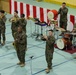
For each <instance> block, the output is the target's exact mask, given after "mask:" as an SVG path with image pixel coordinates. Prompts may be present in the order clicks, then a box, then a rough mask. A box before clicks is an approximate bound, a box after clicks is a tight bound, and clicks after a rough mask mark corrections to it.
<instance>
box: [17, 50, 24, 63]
mask: <svg viewBox="0 0 76 75" xmlns="http://www.w3.org/2000/svg"><path fill="white" fill-rule="evenodd" d="M17 56H18V59H19V61H20V62H21V63H25V50H17Z"/></svg>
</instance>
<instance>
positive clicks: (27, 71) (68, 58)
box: [0, 0, 76, 75]
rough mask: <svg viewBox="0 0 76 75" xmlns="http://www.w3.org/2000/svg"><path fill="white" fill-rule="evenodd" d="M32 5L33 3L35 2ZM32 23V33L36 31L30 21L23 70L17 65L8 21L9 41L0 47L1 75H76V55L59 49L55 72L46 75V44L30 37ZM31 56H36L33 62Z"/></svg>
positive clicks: (56, 53)
mask: <svg viewBox="0 0 76 75" xmlns="http://www.w3.org/2000/svg"><path fill="white" fill-rule="evenodd" d="M22 1H23V0H22ZM26 2H27V3H29V2H30V0H28V1H27V0H26ZM30 3H33V1H32V2H30ZM34 3H35V4H37V5H39V4H40V5H41V3H39V4H38V2H35V1H34ZM46 4H47V3H46ZM50 5H51V6H55V7H57V9H58V7H59V6H58V5H54V4H48V6H50ZM46 8H49V7H46ZM51 8H52V7H51ZM69 9H70V8H69ZM72 10H73V11H75V10H76V9H72V8H71V9H70V11H72ZM70 13H71V12H70ZM72 14H75V12H73V13H72ZM10 17H11V15H9V14H8V15H7V18H8V19H9V18H10ZM30 23H31V24H32V32H33V31H34V27H35V25H34V22H32V21H28V24H27V35H28V39H27V42H28V45H27V46H28V50H27V52H26V66H25V67H23V68H22V67H20V66H18V65H16V63H17V62H18V59H17V55H16V51H15V49H14V47H13V46H12V42H13V38H12V35H11V28H10V27H11V25H10V23H9V22H8V21H7V22H6V40H7V41H6V45H5V46H0V75H76V59H74V56H75V55H76V54H73V55H71V54H69V53H66V52H64V51H61V50H58V49H55V52H54V56H53V70H51V72H50V73H49V74H46V73H45V71H44V70H45V68H46V67H47V64H46V61H45V42H44V41H36V40H35V37H31V36H30V34H31V28H30ZM31 56H34V57H33V59H32V60H31V59H30V57H31ZM31 64H32V66H31ZM31 70H32V73H31Z"/></svg>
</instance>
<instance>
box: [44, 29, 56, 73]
mask: <svg viewBox="0 0 76 75" xmlns="http://www.w3.org/2000/svg"><path fill="white" fill-rule="evenodd" d="M43 37H44V38H45V39H46V50H45V57H46V62H47V69H46V70H45V71H46V73H49V72H50V70H51V69H52V59H53V53H54V43H55V38H54V36H53V30H49V36H43Z"/></svg>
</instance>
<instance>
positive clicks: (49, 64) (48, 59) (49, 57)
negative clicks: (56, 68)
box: [45, 51, 53, 69]
mask: <svg viewBox="0 0 76 75" xmlns="http://www.w3.org/2000/svg"><path fill="white" fill-rule="evenodd" d="M45 56H46V62H47V67H48V68H49V69H51V68H52V59H53V54H52V53H50V52H48V51H46V52H45Z"/></svg>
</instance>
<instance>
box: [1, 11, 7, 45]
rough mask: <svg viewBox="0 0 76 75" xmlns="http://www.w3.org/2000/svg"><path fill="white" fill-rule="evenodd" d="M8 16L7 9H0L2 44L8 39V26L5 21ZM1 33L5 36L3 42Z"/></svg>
mask: <svg viewBox="0 0 76 75" xmlns="http://www.w3.org/2000/svg"><path fill="white" fill-rule="evenodd" d="M6 20H7V19H6V16H5V11H4V10H0V44H2V45H4V44H5V41H6V37H5V30H6V26H5V22H6ZM1 35H2V38H3V42H2V43H1Z"/></svg>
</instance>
